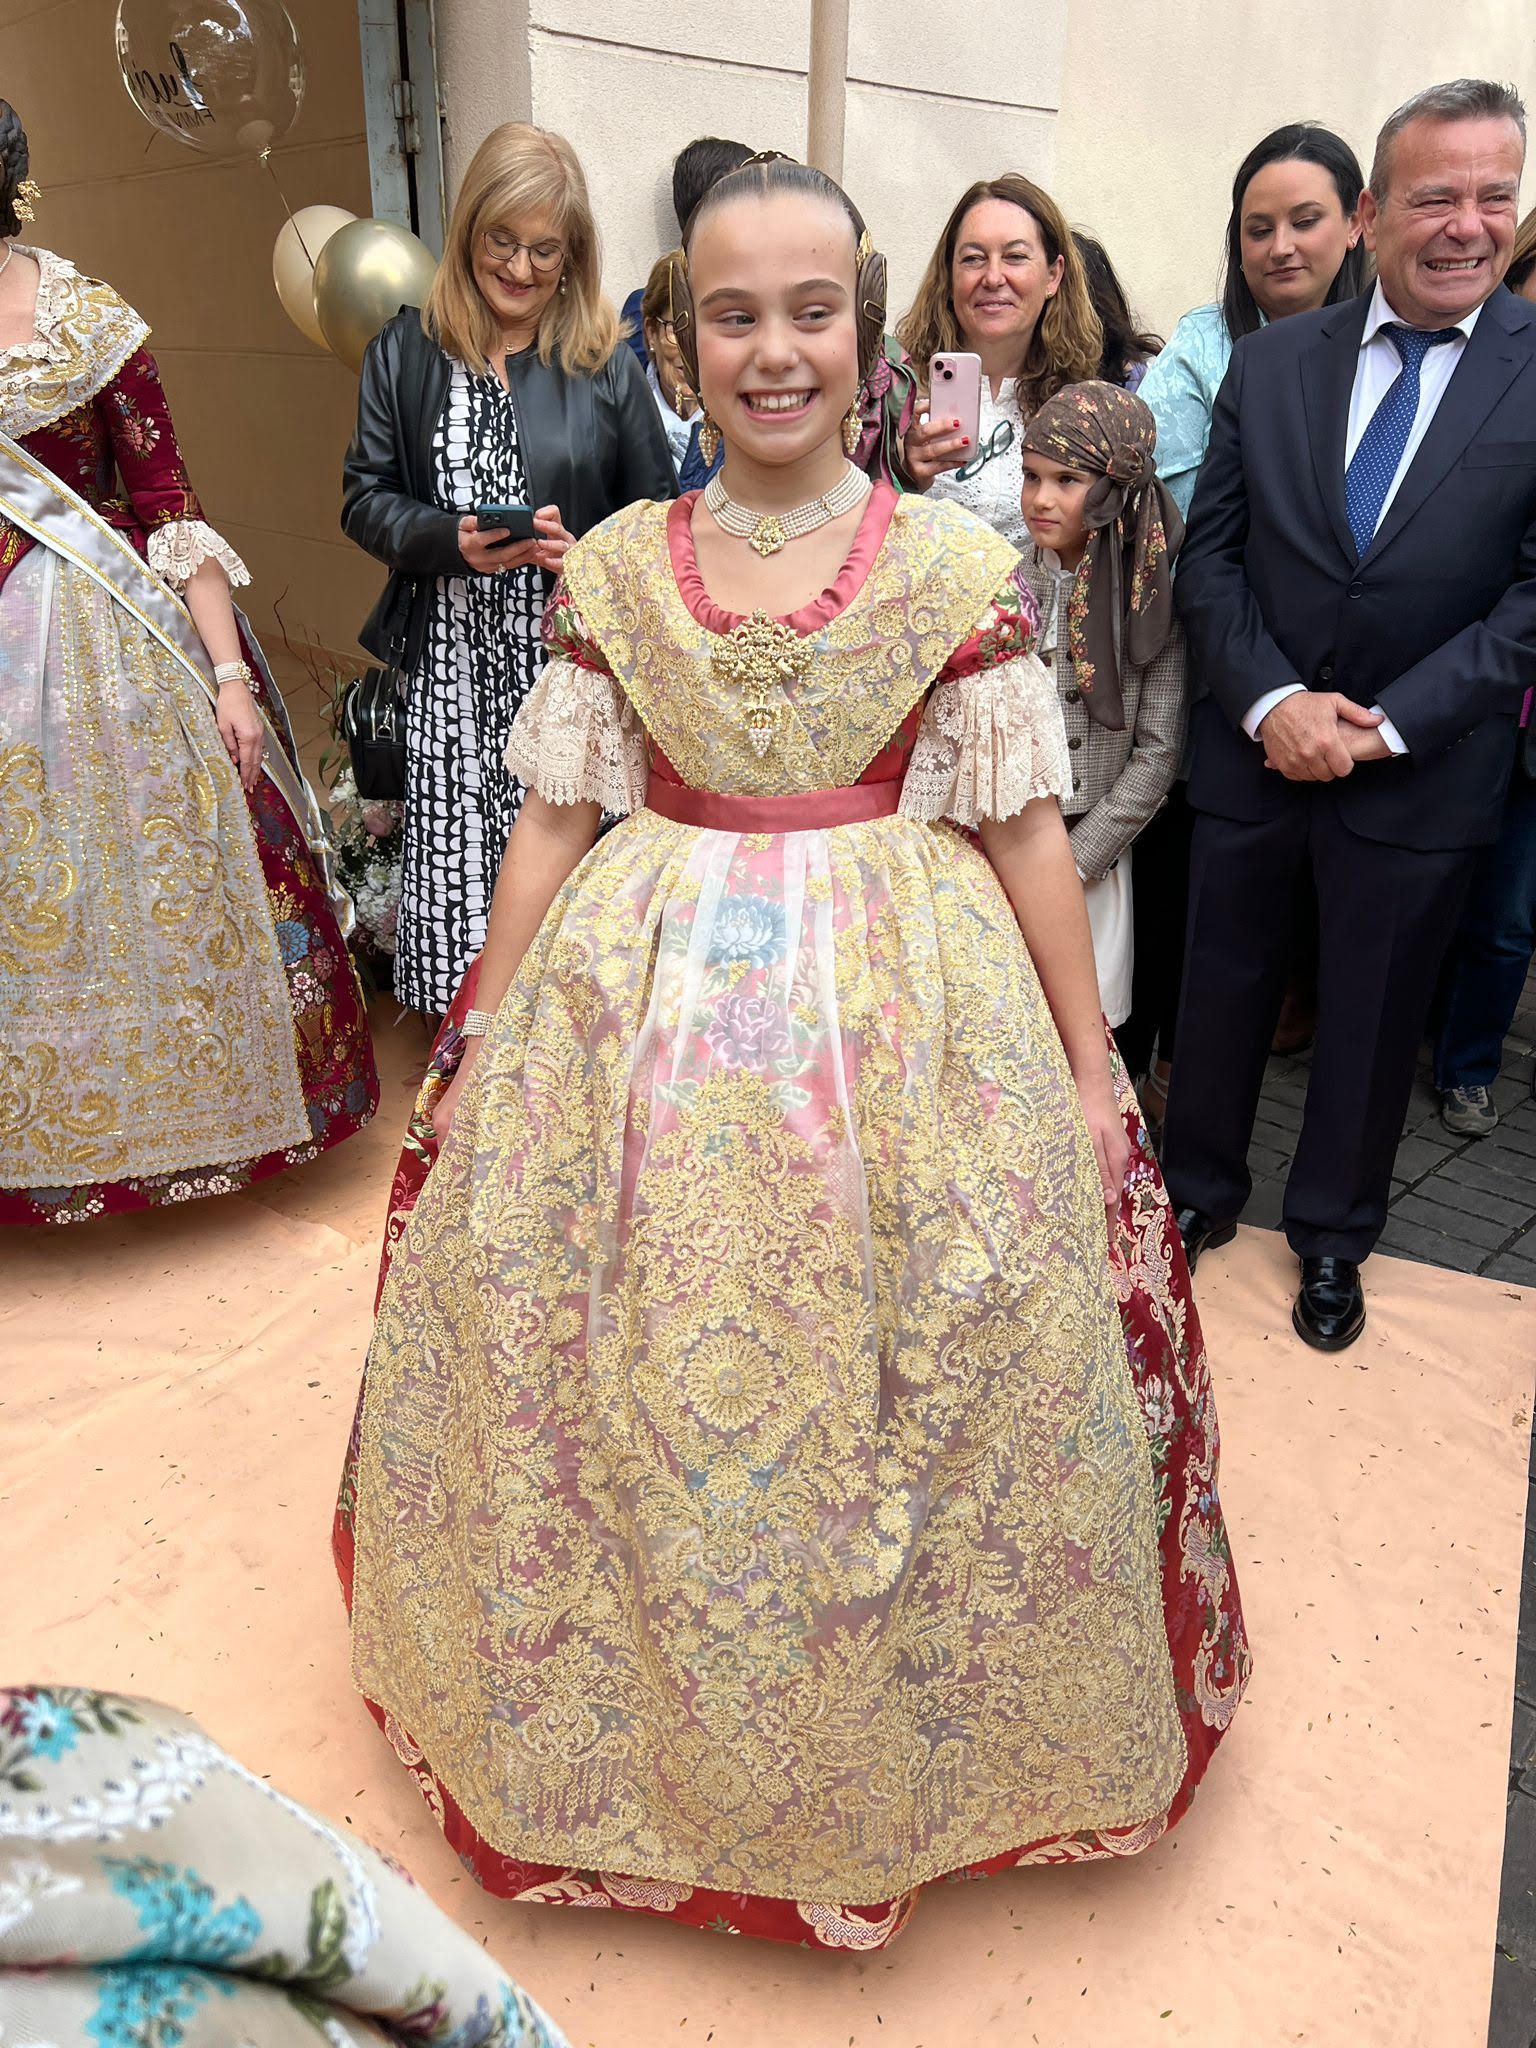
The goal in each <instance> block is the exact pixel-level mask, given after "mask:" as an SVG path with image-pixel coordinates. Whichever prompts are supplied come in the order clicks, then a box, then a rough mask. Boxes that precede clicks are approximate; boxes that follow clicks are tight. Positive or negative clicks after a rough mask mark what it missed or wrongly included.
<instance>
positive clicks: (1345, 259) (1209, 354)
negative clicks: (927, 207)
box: [1117, 121, 1371, 1125]
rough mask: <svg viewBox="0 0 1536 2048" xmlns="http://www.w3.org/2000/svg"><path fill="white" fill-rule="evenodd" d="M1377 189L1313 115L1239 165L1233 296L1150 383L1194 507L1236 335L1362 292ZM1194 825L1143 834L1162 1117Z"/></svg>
mask: <svg viewBox="0 0 1536 2048" xmlns="http://www.w3.org/2000/svg"><path fill="white" fill-rule="evenodd" d="M1364 189H1365V174H1364V172H1363V171H1362V170H1361V168H1360V163H1359V159H1358V158H1357V157H1356V155H1355V153H1354V151H1353V150H1352V149H1351V148H1350V146H1349V144H1348V143H1347V142H1345V141H1343V140H1342V138H1341V137H1339V136H1337V135H1335V134H1334V133H1333V132H1332V130H1331V129H1328V128H1320V127H1318V126H1317V125H1316V123H1315V122H1311V121H1292V122H1290V123H1288V125H1287V126H1285V127H1284V128H1276V129H1275V130H1274V132H1273V133H1272V134H1270V135H1266V136H1265V137H1264V140H1263V141H1262V142H1260V143H1257V144H1255V146H1254V147H1253V148H1252V149H1251V150H1250V151H1249V152H1248V154H1247V156H1245V157H1244V159H1243V161H1242V163H1241V164H1240V165H1239V166H1238V171H1237V176H1236V177H1235V178H1234V179H1233V181H1232V211H1231V214H1230V215H1229V217H1228V220H1227V242H1226V256H1225V260H1224V263H1223V269H1222V286H1221V299H1220V301H1219V303H1217V304H1214V305H1208V306H1198V307H1196V309H1195V310H1194V311H1193V312H1192V313H1186V314H1185V315H1184V318H1183V319H1182V320H1181V321H1180V322H1179V324H1178V326H1177V327H1176V328H1175V329H1174V331H1173V338H1172V339H1171V340H1170V342H1169V343H1168V346H1167V347H1166V348H1165V349H1164V350H1163V351H1162V353H1161V354H1160V355H1159V356H1158V357H1157V359H1156V360H1155V361H1154V362H1153V363H1152V365H1151V367H1150V368H1149V369H1148V371H1147V374H1146V376H1145V378H1144V379H1143V380H1142V383H1141V386H1140V392H1139V395H1140V397H1141V398H1142V399H1143V400H1144V401H1145V403H1146V404H1147V405H1148V406H1149V407H1150V408H1151V411H1152V415H1153V418H1154V419H1155V420H1156V421H1157V473H1158V475H1159V476H1160V477H1161V478H1162V479H1163V481H1164V483H1166V484H1167V486H1168V489H1169V492H1170V493H1171V495H1172V497H1173V500H1174V503H1175V504H1176V505H1177V506H1178V508H1179V510H1180V512H1182V513H1184V514H1185V515H1186V516H1187V515H1188V512H1189V506H1190V500H1191V499H1192V498H1193V496H1194V492H1195V479H1196V477H1197V476H1198V475H1199V473H1200V465H1201V463H1202V462H1203V461H1204V460H1205V450H1206V445H1207V443H1208V442H1209V440H1210V436H1211V412H1212V409H1213V407H1214V406H1215V404H1216V393H1217V392H1218V391H1219V390H1220V388H1221V380H1222V378H1223V377H1225V375H1226V374H1227V363H1228V361H1229V360H1230V358H1231V355H1232V344H1233V343H1234V342H1235V341H1237V340H1239V339H1240V338H1241V337H1242V336H1243V335H1245V334H1252V333H1253V332H1254V331H1255V330H1256V329H1257V328H1260V327H1262V326H1263V325H1264V324H1265V323H1266V322H1267V321H1270V320H1285V319H1288V318H1289V317H1290V316H1291V315H1292V314H1293V313H1309V312H1314V311H1316V310H1317V309H1318V308H1319V307H1321V306H1331V305H1334V304H1336V303H1337V302H1338V301H1339V300H1340V299H1352V298H1355V297H1357V296H1358V294H1359V293H1360V292H1362V291H1363V290H1364V289H1365V287H1366V285H1367V284H1368V283H1369V282H1370V275H1371V266H1370V258H1369V256H1368V255H1367V253H1366V250H1365V248H1364V245H1363V243H1362V242H1361V239H1360V235H1361V229H1360V218H1359V205H1360V194H1361V192H1362V191H1363V190H1364ZM1191 830H1192V820H1191V815H1190V811H1189V807H1188V805H1187V804H1186V803H1185V801H1184V784H1183V783H1182V782H1176V783H1175V784H1174V786H1173V790H1172V792H1171V793H1170V796H1169V799H1168V802H1167V803H1166V804H1165V805H1164V806H1163V809H1162V810H1161V811H1160V812H1159V813H1158V815H1157V817H1156V818H1155V819H1154V820H1153V822H1152V824H1151V825H1150V826H1149V827H1148V829H1147V831H1146V832H1145V833H1144V834H1143V835H1142V837H1141V839H1140V840H1139V841H1138V842H1137V858H1138V861H1139V863H1140V871H1139V875H1138V882H1139V883H1140V884H1141V886H1139V887H1138V889H1137V892H1136V984H1135V997H1134V1000H1133V1003H1132V1008H1131V1014H1130V1016H1129V1017H1128V1018H1127V1020H1126V1022H1125V1024H1124V1025H1123V1026H1122V1027H1121V1029H1120V1031H1119V1033H1118V1034H1117V1036H1118V1038H1119V1042H1120V1050H1121V1052H1122V1053H1123V1055H1124V1057H1125V1061H1126V1064H1127V1066H1129V1068H1130V1069H1131V1072H1132V1073H1133V1074H1145V1076H1146V1079H1145V1081H1144V1083H1143V1085H1142V1101H1143V1103H1144V1104H1145V1106H1146V1111H1147V1116H1148V1118H1149V1120H1150V1121H1151V1122H1152V1123H1153V1124H1154V1125H1160V1124H1161V1122H1162V1118H1163V1114H1164V1112H1165V1110H1166V1109H1167V1106H1168V1077H1169V1074H1170V1073H1171V1071H1172V1062H1173V1042H1174V1032H1175V1028H1176V1022H1177V1013H1178V1002H1179V984H1180V981H1181V979H1182V975H1183V968H1184V907H1185V898H1186V895H1187V893H1188V886H1189V837H1190V832H1191ZM1305 950H1306V949H1305V947H1304V946H1303V948H1302V952H1303V954H1304V953H1305ZM1305 982H1306V973H1305V970H1304V968H1303V967H1302V965H1301V960H1300V958H1299V959H1298V977H1297V983H1296V986H1295V987H1294V988H1293V991H1292V998H1291V999H1290V1000H1288V1002H1287V1006H1286V1010H1285V1013H1284V1014H1283V1015H1282V1018H1281V1023H1280V1027H1279V1029H1278V1031H1277V1033H1276V1041H1275V1042H1276V1049H1277V1050H1282V1051H1295V1050H1299V1048H1300V1047H1301V1046H1302V1045H1304V1044H1305V1043H1306V1042H1307V1040H1308V1038H1309V1037H1310V1035H1311V1027H1310V1024H1309V1022H1308V1020H1307V1008H1308V997H1307V991H1306V986H1305Z"/></svg>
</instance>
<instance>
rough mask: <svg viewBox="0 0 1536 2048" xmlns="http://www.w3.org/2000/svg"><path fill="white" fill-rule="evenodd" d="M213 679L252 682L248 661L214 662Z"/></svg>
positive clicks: (220, 681)
mask: <svg viewBox="0 0 1536 2048" xmlns="http://www.w3.org/2000/svg"><path fill="white" fill-rule="evenodd" d="M213 680H214V681H215V682H216V683H254V682H255V680H256V678H255V677H254V676H253V675H252V674H251V665H250V663H249V662H248V661H219V662H215V663H214V669H213Z"/></svg>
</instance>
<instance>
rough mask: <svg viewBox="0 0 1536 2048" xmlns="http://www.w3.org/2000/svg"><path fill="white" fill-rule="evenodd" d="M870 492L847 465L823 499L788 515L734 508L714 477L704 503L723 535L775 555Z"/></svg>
mask: <svg viewBox="0 0 1536 2048" xmlns="http://www.w3.org/2000/svg"><path fill="white" fill-rule="evenodd" d="M873 489H874V486H873V484H871V482H870V480H869V478H868V477H867V476H866V475H865V474H864V472H863V470H862V469H855V468H854V466H853V464H852V463H851V462H850V463H849V465H848V467H847V468H846V469H845V470H844V471H843V474H842V476H841V478H840V479H839V481H838V482H837V483H835V484H834V485H833V486H832V488H831V490H830V491H828V492H827V493H826V495H825V496H824V497H820V498H812V499H811V501H810V503H809V504H806V505H796V506H795V508H794V510H793V511H791V512H766V513H765V512H754V511H752V510H751V509H750V507H749V506H746V505H738V504H737V502H736V500H735V499H734V498H733V497H732V496H731V494H730V492H729V491H728V490H727V489H726V488H725V485H724V483H723V482H722V481H721V479H720V478H719V477H718V476H716V477H712V478H711V479H710V481H709V482H708V483H707V484H706V485H705V486H704V502H705V504H706V505H707V506H708V507H709V510H710V516H711V517H712V518H713V520H714V522H715V524H716V525H717V526H718V527H719V528H720V529H721V531H722V532H723V533H730V534H734V535H735V537H736V538H737V540H744V541H746V542H747V544H748V545H749V546H750V547H754V548H756V550H757V552H758V553H759V554H760V555H776V554H777V553H778V552H779V550H780V548H782V547H783V546H784V544H785V542H786V541H791V540H800V539H802V538H803V537H804V535H806V534H808V533H814V532H815V531H816V529H817V527H818V526H825V525H826V524H827V523H828V521H829V520H832V519H840V518H841V517H842V515H843V514H844V513H845V512H851V511H852V510H853V508H854V506H855V505H859V504H862V503H863V501H864V500H865V499H866V498H867V497H868V496H869V494H870V492H871V491H872V490H873Z"/></svg>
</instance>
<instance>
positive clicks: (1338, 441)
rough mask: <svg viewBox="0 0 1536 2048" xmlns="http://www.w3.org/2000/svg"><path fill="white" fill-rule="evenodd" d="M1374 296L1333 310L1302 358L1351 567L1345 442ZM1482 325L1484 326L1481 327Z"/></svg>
mask: <svg viewBox="0 0 1536 2048" xmlns="http://www.w3.org/2000/svg"><path fill="white" fill-rule="evenodd" d="M1370 305H1371V301H1370V294H1369V293H1366V294H1365V295H1364V296H1363V297H1361V298H1358V299H1350V300H1348V301H1347V302H1346V303H1345V304H1344V305H1342V306H1335V307H1333V308H1332V309H1331V311H1330V312H1329V314H1328V316H1327V317H1326V319H1325V320H1324V321H1323V324H1322V329H1321V331H1320V332H1319V334H1318V337H1317V339H1316V341H1314V342H1313V344H1312V346H1311V347H1310V348H1309V349H1307V350H1306V352H1305V353H1304V354H1303V356H1302V358H1301V388H1302V394H1303V396H1304V398H1305V401H1306V408H1305V410H1306V422H1307V440H1308V442H1309V443H1310V445H1311V449H1312V468H1313V472H1314V474H1315V475H1316V477H1317V488H1318V492H1319V494H1320V496H1321V498H1322V502H1323V507H1324V509H1325V510H1326V512H1327V514H1328V523H1329V524H1330V525H1331V526H1332V528H1333V530H1334V533H1335V535H1336V536H1337V537H1338V543H1339V546H1340V547H1341V548H1342V549H1343V550H1344V553H1345V556H1346V557H1347V559H1348V560H1349V561H1351V562H1353V561H1355V560H1357V559H1358V557H1357V554H1356V550H1355V542H1354V536H1353V535H1352V534H1351V532H1350V530H1349V515H1348V513H1347V512H1346V511H1345V509H1344V443H1345V441H1346V439H1347V438H1348V434H1349V396H1350V393H1351V391H1352V390H1353V389H1354V383H1355V369H1356V366H1357V364H1358V363H1359V360H1360V337H1361V335H1362V334H1363V333H1364V332H1365V316H1366V314H1367V313H1368V312H1369V311H1370ZM1481 324H1482V323H1481V321H1479V323H1478V325H1479V326H1481Z"/></svg>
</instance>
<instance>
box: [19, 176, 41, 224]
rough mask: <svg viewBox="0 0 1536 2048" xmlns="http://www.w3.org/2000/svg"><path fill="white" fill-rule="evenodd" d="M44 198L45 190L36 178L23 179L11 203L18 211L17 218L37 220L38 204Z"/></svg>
mask: <svg viewBox="0 0 1536 2048" xmlns="http://www.w3.org/2000/svg"><path fill="white" fill-rule="evenodd" d="M42 196H43V188H42V187H41V185H39V184H38V182H37V180H36V179H35V178H23V179H22V181H21V183H20V184H19V185H18V186H17V187H16V194H15V197H14V198H13V199H12V201H11V204H12V206H13V207H14V208H15V210H16V218H17V219H18V220H36V219H37V202H38V200H39V199H41V198H42Z"/></svg>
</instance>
